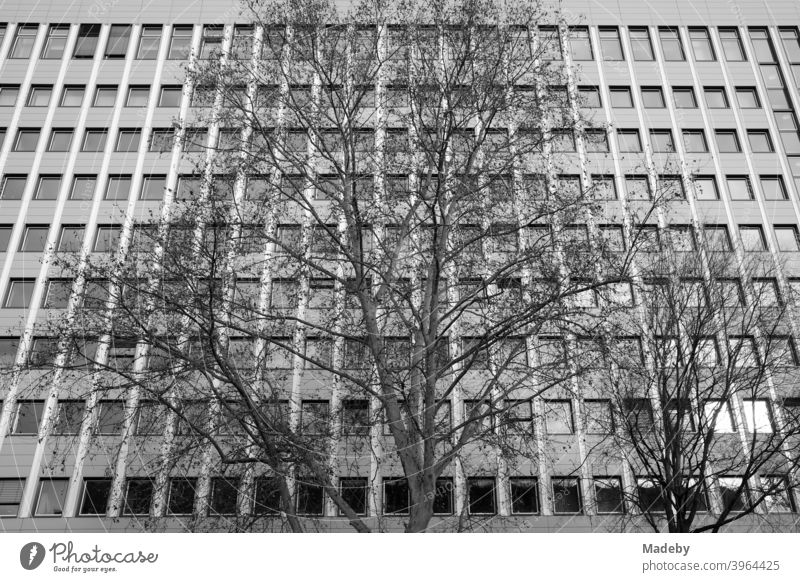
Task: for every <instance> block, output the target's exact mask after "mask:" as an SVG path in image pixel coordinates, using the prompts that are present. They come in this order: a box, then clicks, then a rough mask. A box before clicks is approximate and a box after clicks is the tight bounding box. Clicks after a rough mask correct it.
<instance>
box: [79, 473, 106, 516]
mask: <svg viewBox="0 0 800 582" xmlns="http://www.w3.org/2000/svg"><path fill="white" fill-rule="evenodd" d="M111 482H112V481H111V479H84V481H83V497H82V498H81V508H80V511H79V512H78V515H105V514H106V510H107V507H108V498H109V497H110V496H111Z"/></svg>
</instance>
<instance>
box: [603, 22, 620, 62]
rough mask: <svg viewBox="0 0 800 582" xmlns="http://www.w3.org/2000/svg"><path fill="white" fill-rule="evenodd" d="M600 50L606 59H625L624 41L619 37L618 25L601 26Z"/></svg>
mask: <svg viewBox="0 0 800 582" xmlns="http://www.w3.org/2000/svg"><path fill="white" fill-rule="evenodd" d="M599 33H600V52H601V53H602V55H603V60H604V61H624V60H625V56H624V54H623V52H622V43H621V42H620V38H619V29H618V28H617V27H616V26H601V27H600V30H599Z"/></svg>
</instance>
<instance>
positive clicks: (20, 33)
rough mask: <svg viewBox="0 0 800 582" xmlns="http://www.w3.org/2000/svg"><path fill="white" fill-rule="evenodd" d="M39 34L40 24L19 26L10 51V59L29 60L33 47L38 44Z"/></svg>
mask: <svg viewBox="0 0 800 582" xmlns="http://www.w3.org/2000/svg"><path fill="white" fill-rule="evenodd" d="M38 32H39V25H38V24H20V25H19V26H17V30H16V33H15V34H14V40H13V41H11V50H10V51H9V54H8V58H10V59H27V58H29V57H30V56H31V51H32V50H33V45H34V44H35V43H36V35H37V34H38Z"/></svg>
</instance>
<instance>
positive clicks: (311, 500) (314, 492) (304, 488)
mask: <svg viewBox="0 0 800 582" xmlns="http://www.w3.org/2000/svg"><path fill="white" fill-rule="evenodd" d="M298 481H299V482H298V484H297V513H298V514H300V515H322V514H323V510H324V503H323V489H322V487H320V486H319V485H316V484H314V483H311V482H309V479H308V478H305V479H303V478H301V479H298Z"/></svg>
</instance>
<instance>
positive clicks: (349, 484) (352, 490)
mask: <svg viewBox="0 0 800 582" xmlns="http://www.w3.org/2000/svg"><path fill="white" fill-rule="evenodd" d="M367 491H368V485H367V480H366V479H365V478H363V477H350V478H345V479H340V480H339V493H340V495H341V496H342V499H343V500H344V501H345V503H347V505H349V506H350V507H351V509H352V510H353V511H354V512H356V514H358V515H366V514H367ZM340 515H343V514H342V513H341V510H340Z"/></svg>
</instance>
